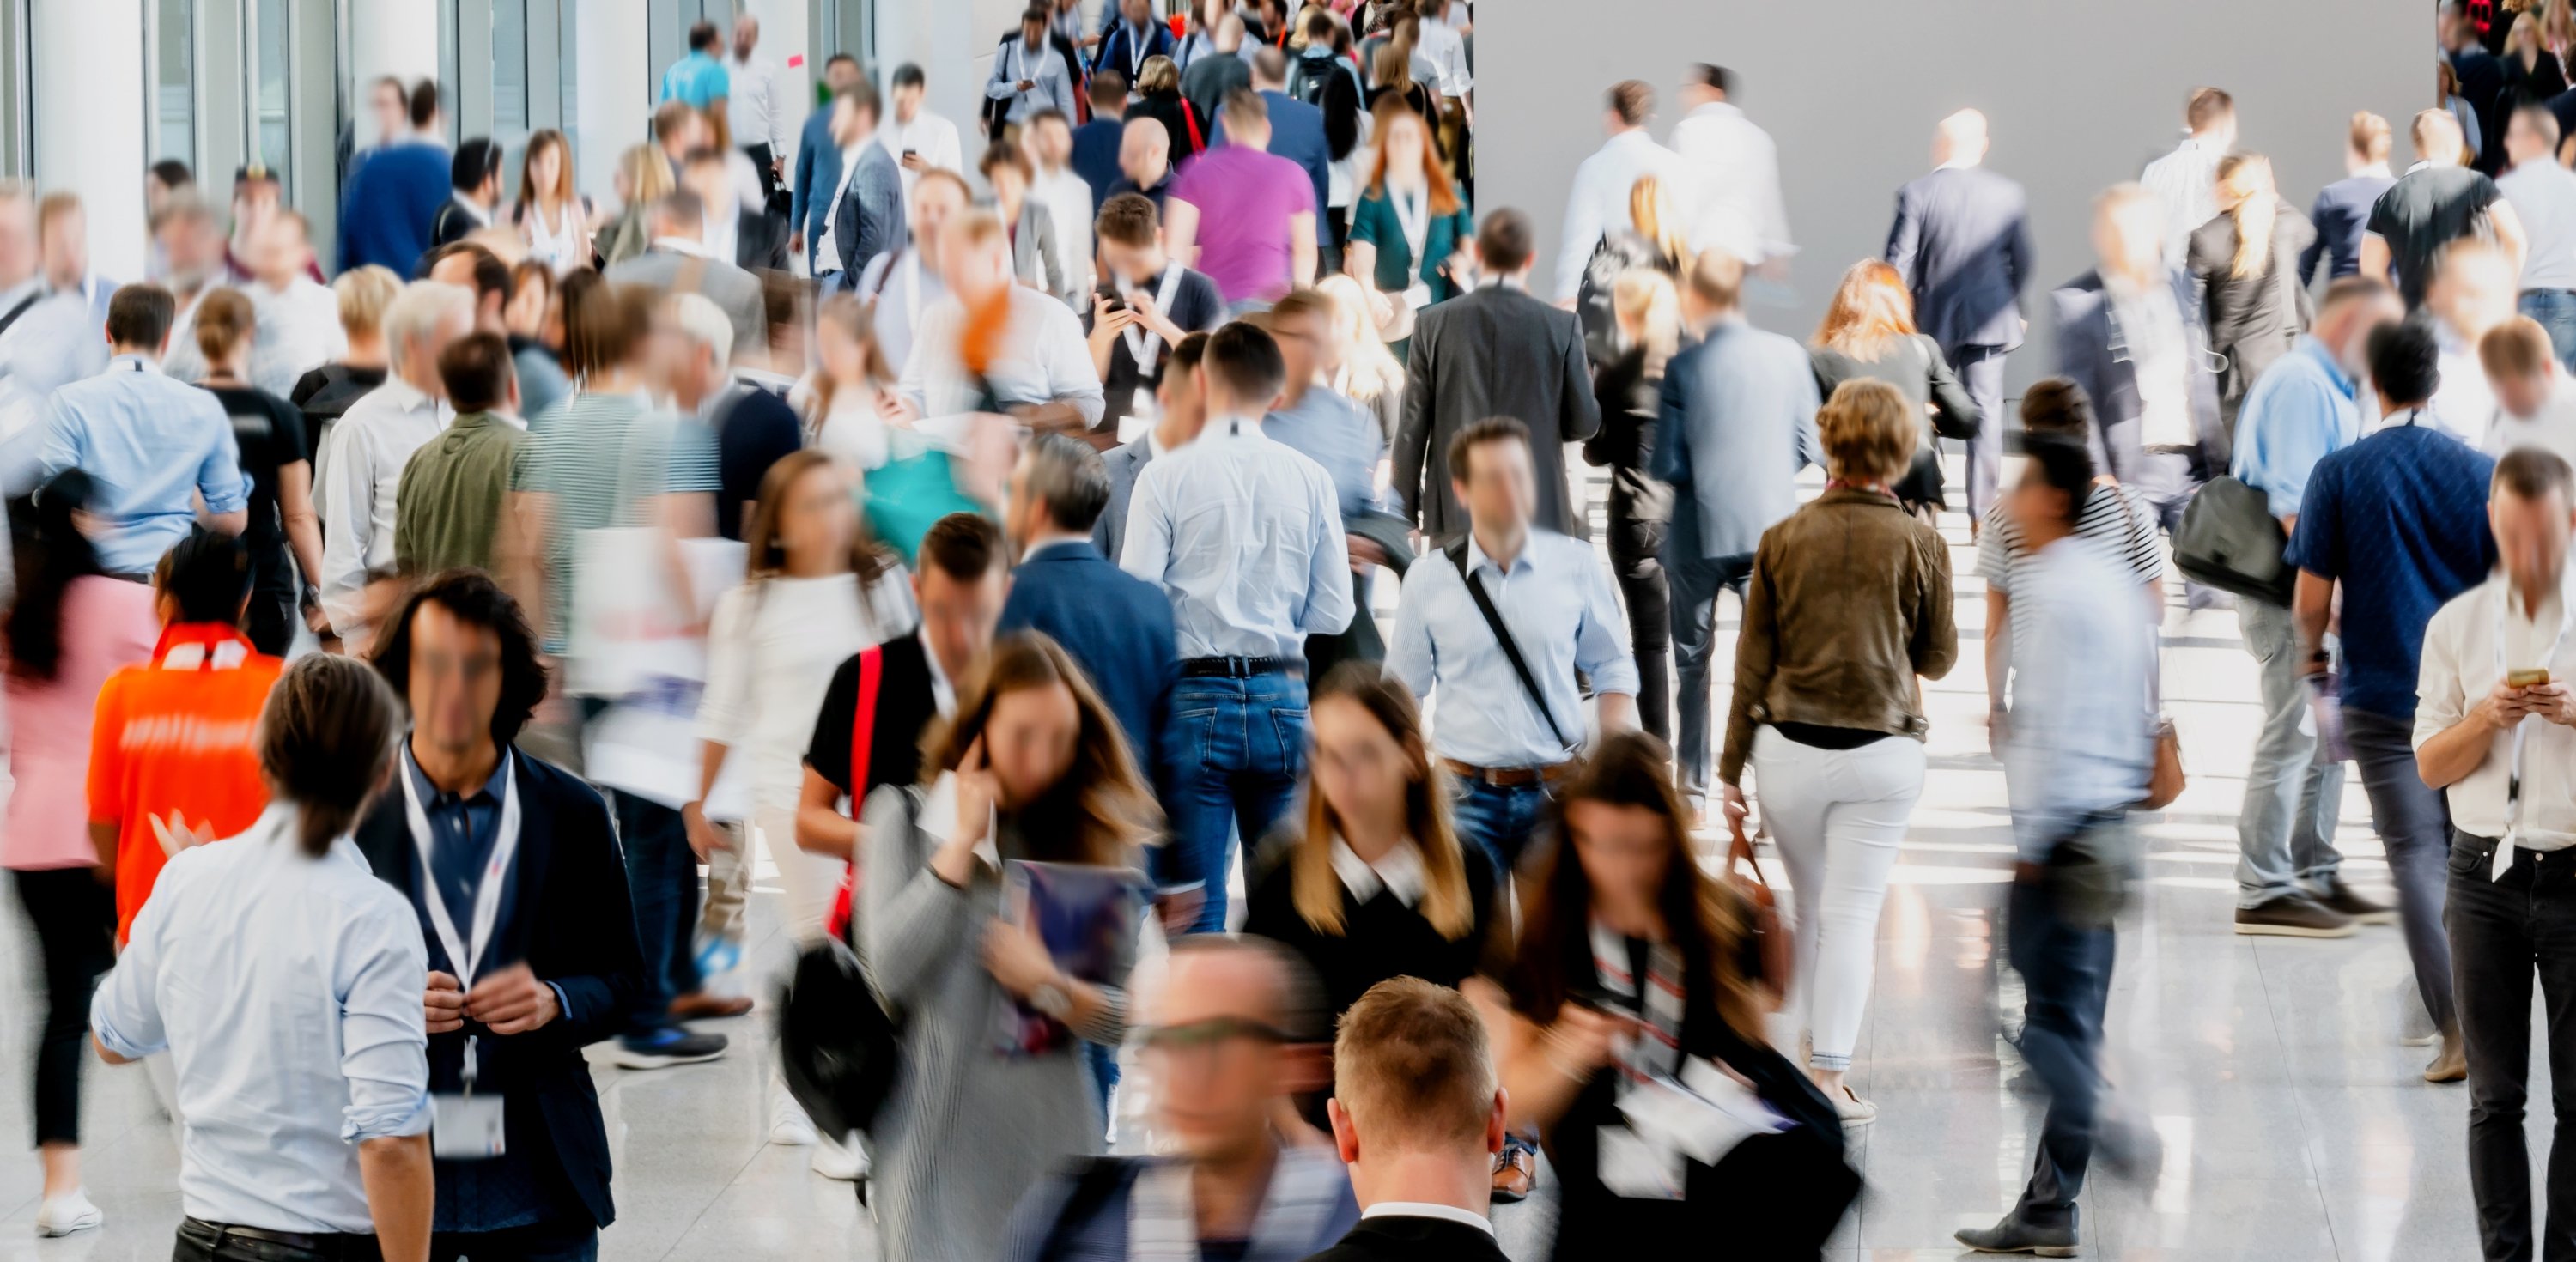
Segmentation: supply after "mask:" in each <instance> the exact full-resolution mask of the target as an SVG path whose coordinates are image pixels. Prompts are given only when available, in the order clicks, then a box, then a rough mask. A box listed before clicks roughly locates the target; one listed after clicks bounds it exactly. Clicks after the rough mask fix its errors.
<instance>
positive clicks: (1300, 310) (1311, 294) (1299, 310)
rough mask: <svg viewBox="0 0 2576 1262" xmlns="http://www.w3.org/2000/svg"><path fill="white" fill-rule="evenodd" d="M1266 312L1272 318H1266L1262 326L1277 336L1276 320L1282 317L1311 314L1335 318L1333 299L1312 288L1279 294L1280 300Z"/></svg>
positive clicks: (1312, 315)
mask: <svg viewBox="0 0 2576 1262" xmlns="http://www.w3.org/2000/svg"><path fill="white" fill-rule="evenodd" d="M1264 314H1266V315H1268V316H1269V317H1270V318H1269V319H1268V320H1264V321H1263V322H1262V325H1261V327H1263V328H1266V329H1269V330H1270V331H1271V333H1272V334H1273V335H1274V336H1275V335H1276V334H1277V333H1278V331H1279V326H1278V325H1277V323H1276V321H1278V320H1281V319H1295V318H1297V317H1299V316H1311V317H1313V318H1315V319H1318V320H1324V321H1327V322H1329V321H1330V320H1331V319H1332V318H1333V300H1332V299H1330V298H1327V297H1325V296H1324V295H1323V294H1321V293H1319V292H1317V291H1315V290H1312V289H1291V290H1289V291H1288V292H1287V293H1284V294H1281V295H1279V301H1277V302H1274V303H1272V304H1270V310H1269V311H1268V312H1266V313H1264Z"/></svg>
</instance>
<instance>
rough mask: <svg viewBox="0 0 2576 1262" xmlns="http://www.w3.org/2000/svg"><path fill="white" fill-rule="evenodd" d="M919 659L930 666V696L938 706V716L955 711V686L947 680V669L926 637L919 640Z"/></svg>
mask: <svg viewBox="0 0 2576 1262" xmlns="http://www.w3.org/2000/svg"><path fill="white" fill-rule="evenodd" d="M921 660H922V661H923V662H925V663H928V664H929V666H930V696H931V700H932V701H934V702H935V703H937V704H938V706H939V717H941V718H943V719H944V718H947V717H948V716H950V715H952V714H955V713H957V686H956V685H955V684H952V683H950V682H948V669H947V668H946V667H944V666H941V665H940V664H939V653H938V651H937V650H935V649H933V648H931V647H930V640H929V639H928V637H924V638H923V639H922V641H921Z"/></svg>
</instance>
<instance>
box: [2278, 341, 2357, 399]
mask: <svg viewBox="0 0 2576 1262" xmlns="http://www.w3.org/2000/svg"><path fill="white" fill-rule="evenodd" d="M2291 349H2292V350H2293V351H2295V352H2297V353H2299V354H2303V355H2306V356H2308V357H2309V358H2311V359H2314V360H2316V361H2317V367H2319V368H2320V369H2323V370H2324V371H2325V374H2326V381H2327V382H2328V383H2330V384H2332V385H2333V386H2334V388H2335V390H2336V392H2337V393H2340V394H2341V395H2343V397H2345V398H2347V399H2351V398H2356V397H2358V395H2357V392H2358V391H2359V390H2360V389H2361V383H2360V382H2358V381H2355V380H2353V377H2352V374H2351V373H2348V372H2345V371H2344V370H2343V365H2342V364H2340V363H2338V362H2336V360H2335V355H2334V352H2333V351H2332V350H2329V349H2327V347H2326V344H2325V343H2323V342H2320V341H2318V340H2317V338H2316V335H2315V334H2313V333H2304V334H2301V335H2300V336H2299V344H2298V345H2297V346H2295V347H2292V348H2291Z"/></svg>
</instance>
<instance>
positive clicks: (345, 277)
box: [331, 263, 402, 337]
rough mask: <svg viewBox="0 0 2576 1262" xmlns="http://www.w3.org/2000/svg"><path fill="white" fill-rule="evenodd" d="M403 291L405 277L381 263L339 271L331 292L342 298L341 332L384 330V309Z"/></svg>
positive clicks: (361, 334)
mask: <svg viewBox="0 0 2576 1262" xmlns="http://www.w3.org/2000/svg"><path fill="white" fill-rule="evenodd" d="M401 292H402V278H401V277H399V276H396V275H394V270H393V269H392V268H390V267H386V266H384V265H383V264H381V263H369V264H367V265H366V266H364V267H353V268H350V269H349V270H348V271H345V272H342V273H340V279H338V280H335V281H332V282H331V293H332V296H334V297H336V298H338V299H339V300H340V328H341V331H343V332H345V333H347V334H349V335H350V336H351V337H366V336H369V335H371V334H375V333H381V332H383V331H384V327H385V308H387V307H390V306H392V305H394V296H395V295H397V294H400V293H401Z"/></svg>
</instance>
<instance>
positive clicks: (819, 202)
mask: <svg viewBox="0 0 2576 1262" xmlns="http://www.w3.org/2000/svg"><path fill="white" fill-rule="evenodd" d="M880 147H882V146H880ZM789 187H790V193H789V199H788V212H787V222H788V225H789V226H790V227H791V228H792V229H793V230H794V231H796V232H802V233H804V234H805V267H806V270H808V271H811V270H813V266H814V248H815V247H816V246H818V245H820V244H822V241H823V225H825V224H827V223H830V222H832V210H833V207H832V192H833V190H835V189H838V188H839V187H841V147H840V146H839V145H836V144H833V143H832V107H831V106H829V105H826V106H824V107H823V108H821V109H818V110H816V111H814V112H813V113H812V114H809V115H807V116H806V117H805V131H804V134H803V135H802V136H801V137H799V138H798V140H797V142H796V172H795V178H794V180H793V181H792V183H791V184H790V186H789Z"/></svg>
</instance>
